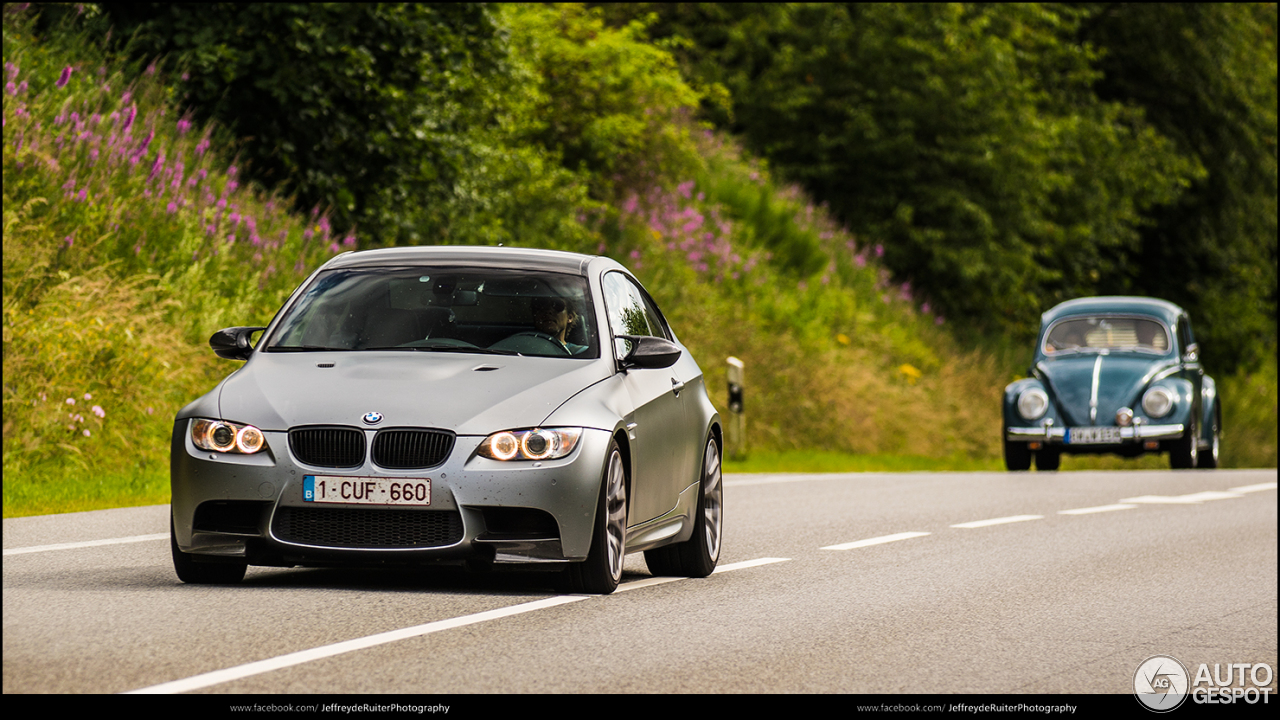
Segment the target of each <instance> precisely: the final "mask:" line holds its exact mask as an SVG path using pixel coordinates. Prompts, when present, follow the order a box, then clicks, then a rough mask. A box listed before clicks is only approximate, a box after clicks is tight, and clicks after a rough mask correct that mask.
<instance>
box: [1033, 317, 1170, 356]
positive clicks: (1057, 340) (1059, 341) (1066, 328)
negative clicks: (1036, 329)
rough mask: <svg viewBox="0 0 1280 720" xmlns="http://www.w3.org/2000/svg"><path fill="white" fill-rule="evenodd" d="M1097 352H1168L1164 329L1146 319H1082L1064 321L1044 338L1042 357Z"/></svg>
mask: <svg viewBox="0 0 1280 720" xmlns="http://www.w3.org/2000/svg"><path fill="white" fill-rule="evenodd" d="M1097 350H1121V351H1124V350H1135V351H1140V352H1152V353H1159V354H1161V355H1163V354H1164V353H1166V352H1168V350H1169V333H1168V331H1167V330H1166V329H1165V327H1164V325H1162V324H1160V323H1159V322H1156V321H1155V320H1151V319H1149V318H1137V317H1105V316H1103V317H1081V318H1072V319H1070V320H1063V321H1061V322H1059V323H1057V324H1056V325H1054V326H1053V327H1052V328H1050V329H1049V332H1048V333H1047V334H1046V335H1045V338H1044V353H1045V355H1060V354H1062V353H1076V352H1088V351H1097Z"/></svg>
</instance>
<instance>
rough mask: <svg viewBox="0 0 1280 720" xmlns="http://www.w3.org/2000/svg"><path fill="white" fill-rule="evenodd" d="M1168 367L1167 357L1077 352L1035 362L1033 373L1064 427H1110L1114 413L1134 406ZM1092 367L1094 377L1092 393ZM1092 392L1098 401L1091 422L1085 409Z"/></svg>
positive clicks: (1113, 420) (1113, 421)
mask: <svg viewBox="0 0 1280 720" xmlns="http://www.w3.org/2000/svg"><path fill="white" fill-rule="evenodd" d="M1099 361H1101V362H1100V363H1099ZM1171 364H1173V363H1172V361H1171V360H1170V359H1169V358H1167V357H1151V356H1149V355H1139V354H1136V353H1111V354H1107V355H1099V354H1097V353H1081V354H1077V355H1071V356H1068V357H1062V358H1053V359H1046V360H1042V361H1040V362H1039V363H1037V365H1036V370H1037V374H1038V375H1040V376H1041V378H1042V379H1043V380H1044V382H1045V384H1046V385H1048V386H1049V394H1050V397H1052V399H1053V402H1054V404H1055V406H1056V407H1057V408H1058V412H1059V413H1061V414H1062V417H1063V420H1064V421H1065V422H1066V423H1067V424H1068V425H1071V426H1085V425H1090V424H1097V425H1114V424H1115V416H1116V410H1119V409H1120V408H1122V407H1129V408H1133V407H1135V406H1136V405H1137V403H1138V402H1139V401H1140V400H1141V399H1142V392H1143V391H1144V390H1145V389H1146V387H1147V384H1148V383H1149V382H1150V381H1151V378H1152V377H1154V376H1155V374H1156V373H1158V372H1160V370H1162V369H1164V368H1166V367H1169V366H1170V365H1171ZM1095 368H1096V369H1097V376H1098V377H1097V389H1096V391H1095V389H1094V370H1095ZM1095 392H1096V393H1097V398H1098V413H1097V421H1096V422H1095V423H1091V422H1090V419H1089V408H1090V402H1091V400H1092V399H1093V396H1094V393H1095Z"/></svg>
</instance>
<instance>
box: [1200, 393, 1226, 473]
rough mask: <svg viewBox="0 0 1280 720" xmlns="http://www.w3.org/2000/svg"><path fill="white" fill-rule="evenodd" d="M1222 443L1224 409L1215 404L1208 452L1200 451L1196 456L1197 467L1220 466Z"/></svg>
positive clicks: (1209, 467)
mask: <svg viewBox="0 0 1280 720" xmlns="http://www.w3.org/2000/svg"><path fill="white" fill-rule="evenodd" d="M1221 445H1222V411H1221V410H1220V409H1218V406H1217V405H1214V406H1213V425H1212V426H1211V427H1210V428H1209V448H1208V452H1202V453H1200V455H1199V457H1197V458H1196V467H1202V468H1205V469H1206V470H1212V469H1214V468H1216V467H1218V453H1219V452H1220V451H1221Z"/></svg>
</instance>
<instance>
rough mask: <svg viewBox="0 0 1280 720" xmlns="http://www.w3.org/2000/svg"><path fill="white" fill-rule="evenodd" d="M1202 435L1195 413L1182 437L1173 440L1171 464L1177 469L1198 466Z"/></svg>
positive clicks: (1170, 449) (1170, 450) (1170, 455)
mask: <svg viewBox="0 0 1280 720" xmlns="http://www.w3.org/2000/svg"><path fill="white" fill-rule="evenodd" d="M1199 450H1200V437H1199V435H1198V433H1197V428H1196V420H1195V417H1194V414H1193V416H1192V418H1191V420H1190V422H1189V423H1188V424H1187V430H1186V432H1184V433H1182V437H1180V438H1178V439H1177V440H1174V441H1173V446H1172V447H1171V448H1169V466H1170V467H1172V468H1174V469H1175V470H1185V469H1188V468H1193V467H1195V466H1196V460H1197V459H1198V456H1199V454H1200V452H1199Z"/></svg>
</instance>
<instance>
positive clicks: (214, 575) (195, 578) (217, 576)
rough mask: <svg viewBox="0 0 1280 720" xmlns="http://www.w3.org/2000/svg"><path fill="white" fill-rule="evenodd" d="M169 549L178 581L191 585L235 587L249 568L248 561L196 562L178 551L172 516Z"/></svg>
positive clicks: (220, 560)
mask: <svg viewBox="0 0 1280 720" xmlns="http://www.w3.org/2000/svg"><path fill="white" fill-rule="evenodd" d="M169 549H170V551H171V552H172V553H173V569H174V571H175V572H177V573H178V579H179V580H181V581H182V582H184V583H188V584H190V585H235V584H236V583H238V582H240V581H241V580H243V579H244V573H245V570H247V569H248V568H249V561H248V560H237V559H235V558H217V559H216V560H214V561H212V562H196V560H195V557H194V556H193V555H192V554H191V553H185V552H182V551H181V550H179V549H178V538H177V535H175V534H174V532H173V516H172V515H170V517H169Z"/></svg>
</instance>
